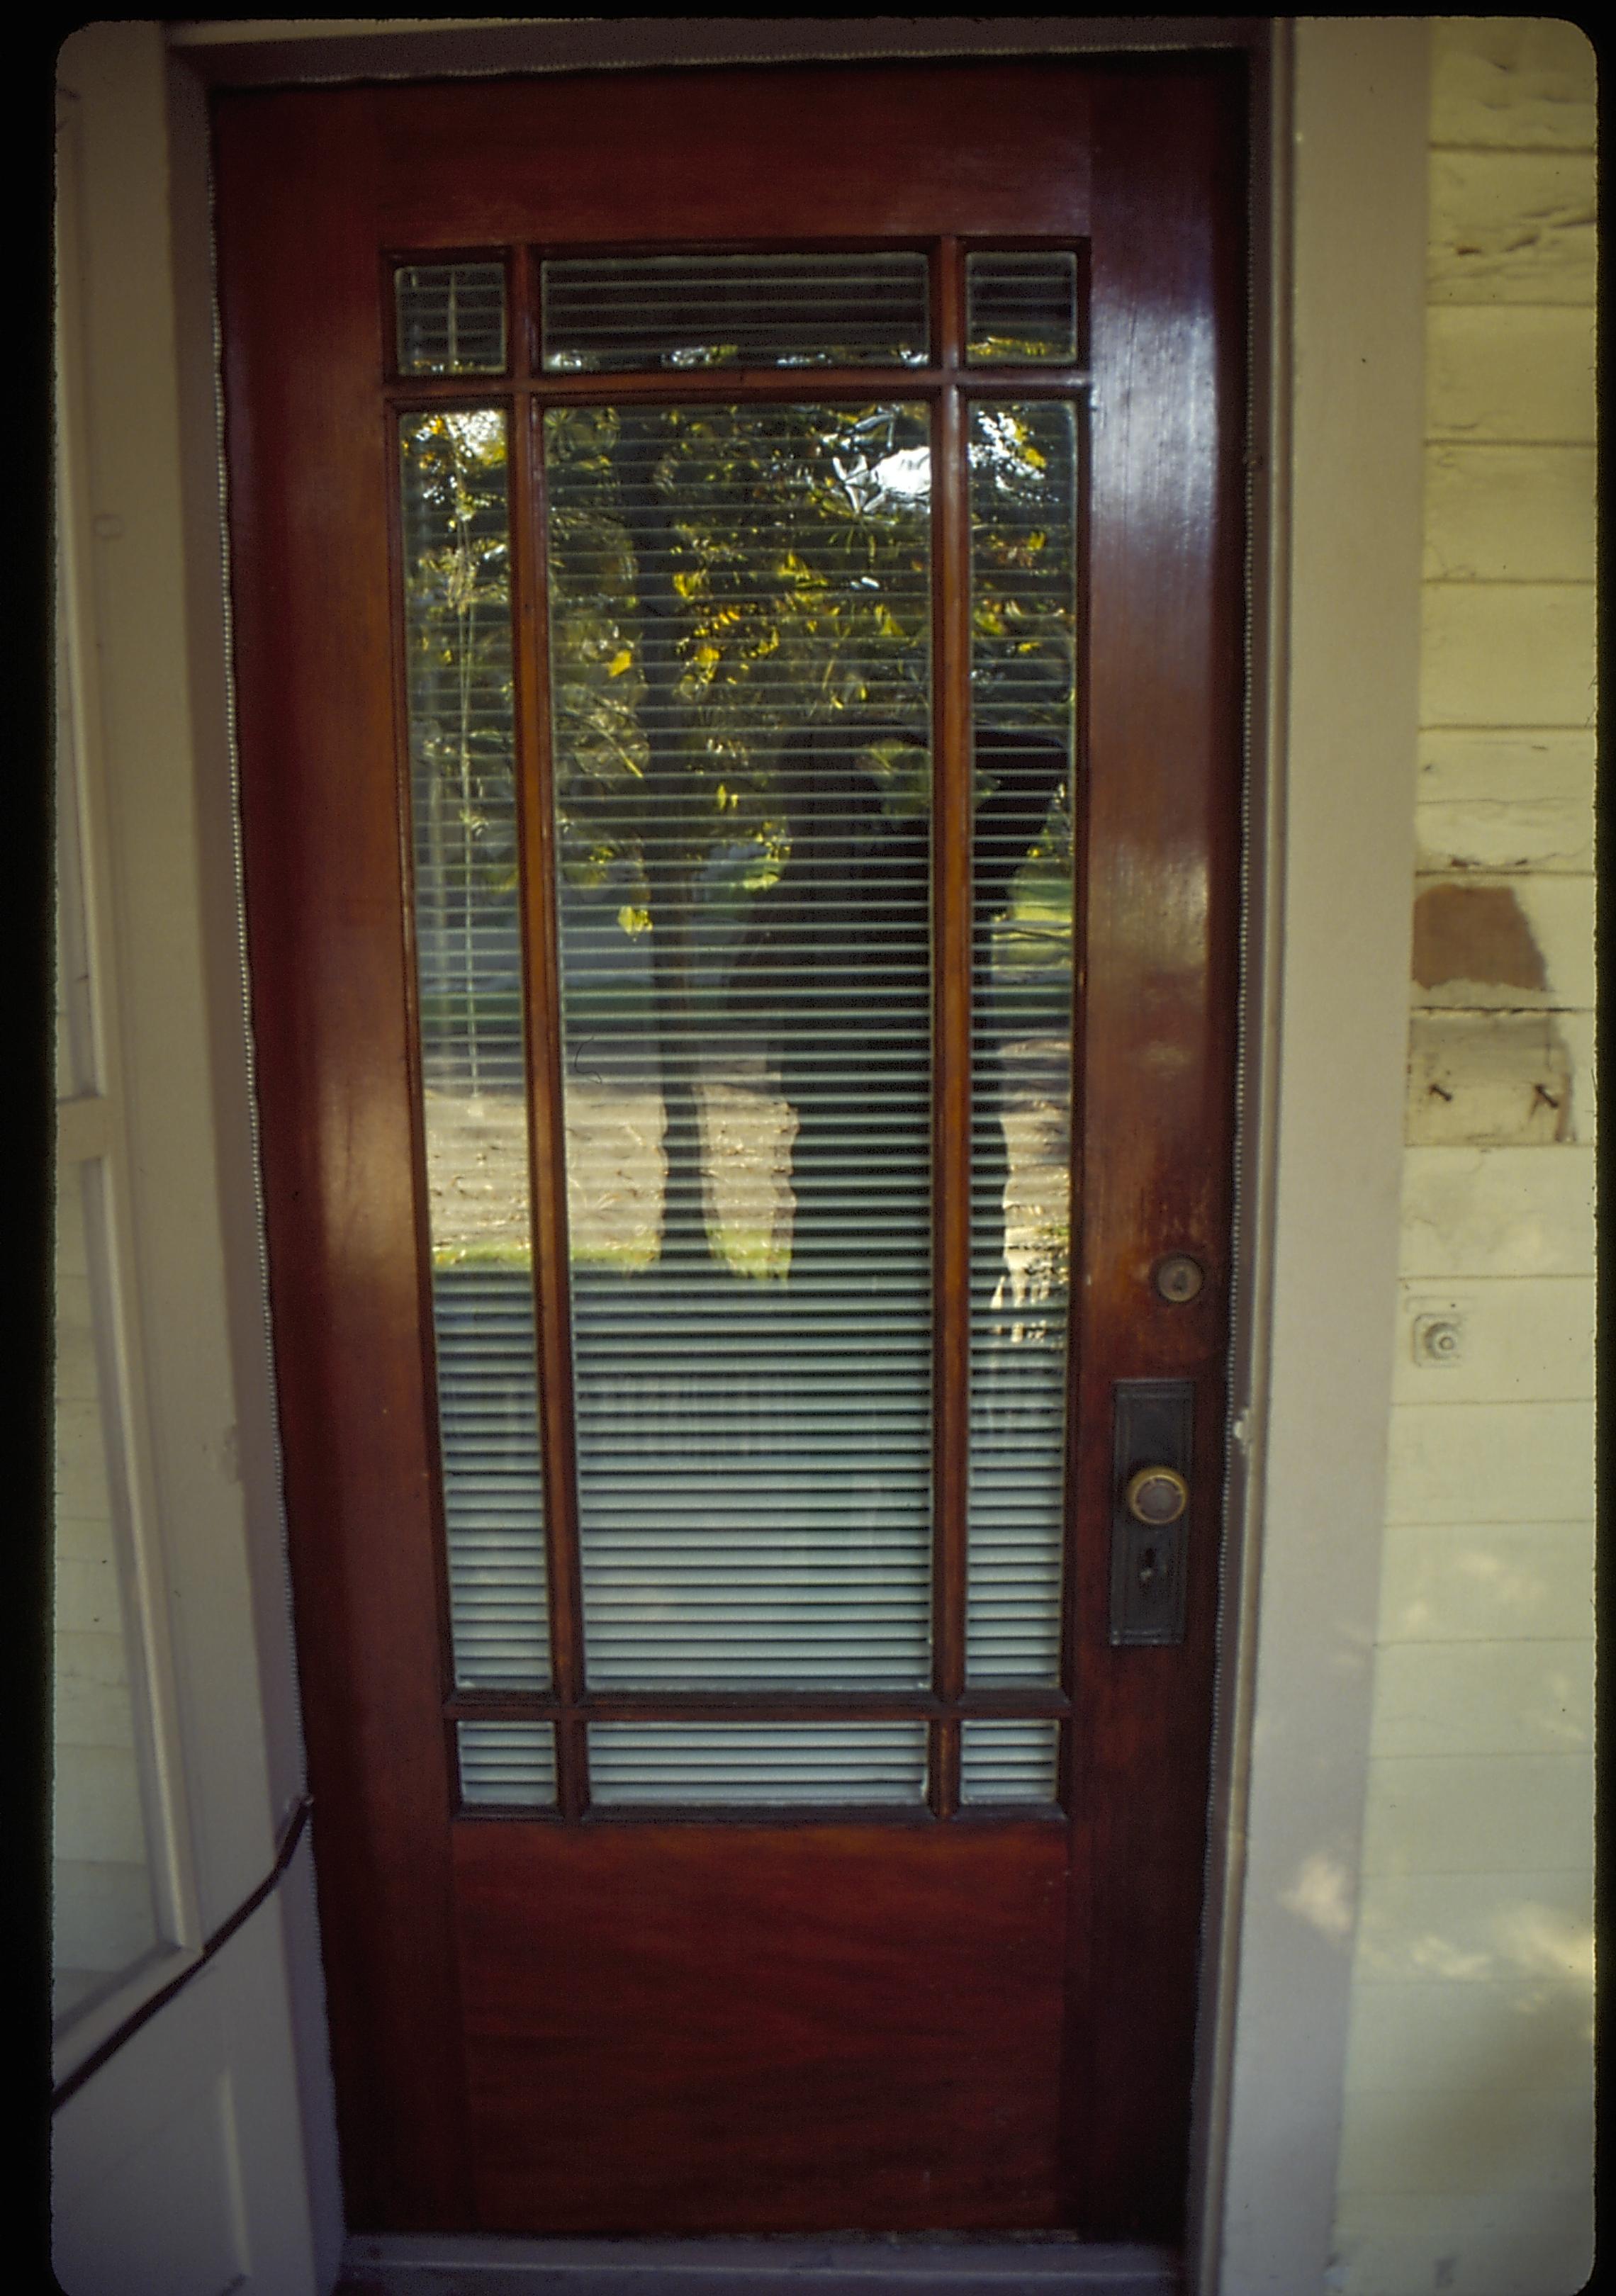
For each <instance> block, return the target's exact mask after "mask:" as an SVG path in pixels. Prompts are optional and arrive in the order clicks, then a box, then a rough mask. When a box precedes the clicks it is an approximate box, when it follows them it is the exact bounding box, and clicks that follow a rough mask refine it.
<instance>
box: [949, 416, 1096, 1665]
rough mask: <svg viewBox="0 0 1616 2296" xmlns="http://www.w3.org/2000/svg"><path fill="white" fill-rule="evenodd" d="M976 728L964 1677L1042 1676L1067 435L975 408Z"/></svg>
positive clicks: (1053, 1569) (1065, 733)
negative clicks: (967, 1561)
mask: <svg viewBox="0 0 1616 2296" xmlns="http://www.w3.org/2000/svg"><path fill="white" fill-rule="evenodd" d="M970 437H971V448H970V451H971V524H972V559H971V576H972V592H971V615H972V658H971V693H972V721H973V727H974V755H975V773H974V791H975V805H974V836H973V845H972V870H973V879H974V898H975V925H974V934H975V953H974V969H973V982H972V1078H973V1101H972V1196H971V1254H972V1304H971V1470H970V1480H969V1533H970V1537H969V1547H970V1579H969V1587H968V1598H967V1605H966V1666H967V1672H968V1676H969V1678H970V1679H971V1680H972V1681H974V1682H1037V1683H1046V1684H1052V1683H1054V1681H1055V1680H1056V1679H1057V1677H1058V1673H1059V1659H1060V1650H1059V1644H1060V1624H1061V1572H1062V1540H1063V1525H1064V1492H1065V1475H1064V1453H1065V1427H1066V1372H1067V1353H1066V1333H1067V1317H1068V1307H1069V1298H1070V1259H1071V1203H1070V1193H1071V1185H1070V1168H1071V1019H1072V1007H1071V996H1072V760H1073V756H1074V750H1073V726H1074V717H1073V706H1074V676H1075V660H1076V652H1075V641H1076V620H1077V556H1076V549H1077V435H1076V417H1075V413H1074V410H1073V408H1072V407H1071V406H1070V405H1068V404H1064V403H1060V402H1047V403H1033V404H1028V405H1019V406H1018V405H1011V404H1006V405H1000V404H985V405H978V406H974V407H973V408H972V414H971V434H970Z"/></svg>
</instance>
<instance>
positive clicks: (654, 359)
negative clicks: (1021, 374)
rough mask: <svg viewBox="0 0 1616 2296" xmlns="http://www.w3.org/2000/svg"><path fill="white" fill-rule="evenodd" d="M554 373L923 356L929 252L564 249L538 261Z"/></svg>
mask: <svg viewBox="0 0 1616 2296" xmlns="http://www.w3.org/2000/svg"><path fill="white" fill-rule="evenodd" d="M540 277H541V286H540V299H541V305H542V309H543V315H544V316H543V324H544V340H545V365H546V368H549V369H550V370H552V371H557V370H559V371H563V372H564V371H568V370H572V371H579V370H582V371H587V372H592V373H600V372H603V371H604V370H608V369H616V370H618V371H619V372H624V371H627V370H628V369H630V368H634V367H704V366H759V367H760V366H859V365H870V364H871V363H872V362H874V363H876V364H879V365H882V366H923V365H924V364H925V360H926V354H927V348H928V342H929V333H930V330H929V327H928V323H927V267H926V258H925V257H924V256H923V255H907V254H891V255H636V256H627V257H623V256H591V257H588V258H574V257H568V258H564V259H562V260H560V261H555V262H549V263H546V264H544V265H542V266H540Z"/></svg>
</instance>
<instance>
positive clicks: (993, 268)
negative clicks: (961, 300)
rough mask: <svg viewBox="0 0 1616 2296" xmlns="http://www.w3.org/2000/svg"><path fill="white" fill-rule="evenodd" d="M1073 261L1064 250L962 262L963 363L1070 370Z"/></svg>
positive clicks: (1074, 327) (1074, 332) (1074, 318)
mask: <svg viewBox="0 0 1616 2296" xmlns="http://www.w3.org/2000/svg"><path fill="white" fill-rule="evenodd" d="M1077 355H1078V258H1077V257H1076V256H1075V255H1074V254H1073V253H1072V252H1071V251H1070V249H1063V248H1055V249H1051V250H1048V251H1042V250H1035V251H1034V252H1032V253H1029V254H1019V253H1009V252H1006V253H1005V254H982V255H968V256H967V257H966V258H965V357H966V358H967V359H968V360H969V361H970V363H971V364H972V365H973V366H987V365H991V366H1040V365H1042V366H1070V364H1071V362H1072V361H1073V360H1074V359H1075V358H1076V357H1077Z"/></svg>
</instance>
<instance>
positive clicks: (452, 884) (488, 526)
mask: <svg viewBox="0 0 1616 2296" xmlns="http://www.w3.org/2000/svg"><path fill="white" fill-rule="evenodd" d="M401 449H402V457H403V476H404V528H405V553H406V621H407V632H408V648H409V656H408V674H409V687H410V742H411V753H412V756H411V762H412V780H413V785H414V804H415V815H416V821H415V843H416V870H417V899H418V905H419V906H420V907H422V908H424V911H425V914H424V916H423V917H422V922H423V923H425V924H427V925H428V926H429V929H430V931H431V939H432V941H433V944H434V949H433V954H434V957H435V961H436V965H435V969H436V967H447V966H448V965H449V964H450V963H451V951H453V952H454V960H453V965H454V972H455V974H457V976H458V978H457V980H456V981H455V986H454V988H453V991H452V993H451V995H450V998H449V1003H450V1006H451V1008H452V1009H451V1010H449V1011H447V1012H440V1011H437V1010H434V1009H429V1010H428V1011H426V1012H425V1013H423V1036H424V1037H425V1038H426V1040H427V1041H426V1050H427V1053H428V1055H429V1060H430V1058H431V1054H433V1053H434V1051H436V1052H437V1053H438V1054H439V1055H441V1056H445V1057H447V1056H448V1055H449V1052H450V1047H451V1046H454V1047H455V1049H456V1050H458V1051H459V1052H460V1053H461V1054H462V1056H463V1061H464V1063H465V1066H466V1068H467V1069H468V1070H469V1078H470V1083H471V1088H472V1092H473V1094H475V1093H477V1092H479V1091H480V1090H481V1089H482V1088H483V1087H484V1086H485V1084H487V1083H488V1082H490V1081H519V1080H520V1074H521V1071H520V1018H519V1016H518V1015H517V1013H515V1011H514V1009H513V1010H512V1011H510V1012H509V1013H503V1014H501V1013H497V1011H496V1013H492V1014H490V1013H489V1012H488V1010H487V1009H486V1008H487V1007H488V1005H489V1001H490V1000H489V997H488V983H487V982H486V981H481V980H480V979H479V970H480V968H479V961H478V935H479V930H480V927H486V926H487V925H488V924H490V923H492V922H495V921H496V918H503V916H504V915H505V914H513V901H514V892H515V884H516V824H515V806H514V791H513V764H512V723H513V691H512V652H511V603H510V602H511V586H510V547H509V532H510V516H509V506H508V498H507V479H506V452H505V428H504V416H503V415H502V414H498V413H496V412H493V411H488V410H479V411H476V412H470V413H447V412H446V413H441V414H414V415H410V416H406V419H405V422H404V424H403V428H402V434H401ZM422 897H424V899H422ZM487 969H488V968H487V966H486V965H484V967H483V968H482V970H484V971H487ZM446 985H447V984H446ZM423 992H425V993H426V994H427V996H429V998H430V996H431V992H430V991H428V990H427V988H426V984H425V983H424V982H423ZM441 993H442V992H441V990H440V991H439V996H440V997H441ZM503 1003H504V1005H513V998H512V995H511V993H510V991H507V992H506V993H505V996H504V999H503ZM513 1027H514V1028H515V1029H516V1032H517V1041H516V1044H515V1046H511V1045H510V1044H509V1043H508V1041H507V1040H508V1039H509V1038H510V1037H511V1033H512V1029H513ZM513 1051H514V1053H515V1054H516V1059H517V1063H518V1065H517V1069H516V1076H515V1078H514V1079H513V1078H506V1077H505V1076H504V1070H506V1069H507V1068H508V1066H509V1064H510V1056H511V1054H512V1052H513ZM490 1062H492V1066H493V1070H494V1071H495V1073H494V1074H490V1073H489V1072H488V1071H489V1067H490Z"/></svg>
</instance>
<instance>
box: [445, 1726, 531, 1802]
mask: <svg viewBox="0 0 1616 2296" xmlns="http://www.w3.org/2000/svg"><path fill="white" fill-rule="evenodd" d="M455 1739H456V1743H457V1744H458V1746H459V1750H460V1799H461V1800H462V1801H463V1802H465V1803H467V1804H468V1805H469V1806H471V1807H472V1808H490V1807H495V1808H512V1809H554V1807H555V1729H554V1724H552V1723H549V1722H462V1723H460V1724H458V1725H457V1726H456V1729H455Z"/></svg>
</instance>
